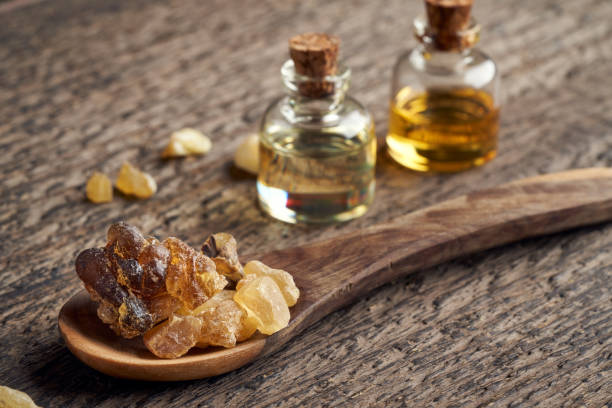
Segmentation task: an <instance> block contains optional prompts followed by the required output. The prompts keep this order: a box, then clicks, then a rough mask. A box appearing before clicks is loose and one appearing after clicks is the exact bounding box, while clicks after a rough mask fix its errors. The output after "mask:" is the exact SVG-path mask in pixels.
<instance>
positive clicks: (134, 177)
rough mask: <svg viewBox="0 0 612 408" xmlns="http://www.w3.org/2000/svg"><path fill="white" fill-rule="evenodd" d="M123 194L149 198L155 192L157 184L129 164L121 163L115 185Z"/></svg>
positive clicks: (147, 175) (149, 176)
mask: <svg viewBox="0 0 612 408" xmlns="http://www.w3.org/2000/svg"><path fill="white" fill-rule="evenodd" d="M115 184H116V186H117V189H119V191H121V192H122V193H123V194H127V195H132V196H135V197H138V198H149V197H151V196H152V195H153V194H155V192H156V191H157V184H156V183H155V180H153V177H151V175H149V174H147V173H145V172H142V171H140V170H138V169H137V168H136V167H134V166H132V165H131V164H129V163H127V162H126V163H123V166H121V170H119V177H117V182H116V183H115Z"/></svg>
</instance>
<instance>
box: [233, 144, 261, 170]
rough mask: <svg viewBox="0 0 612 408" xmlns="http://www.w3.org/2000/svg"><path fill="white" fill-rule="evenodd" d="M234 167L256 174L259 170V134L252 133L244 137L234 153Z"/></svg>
mask: <svg viewBox="0 0 612 408" xmlns="http://www.w3.org/2000/svg"><path fill="white" fill-rule="evenodd" d="M234 164H235V165H236V167H238V168H240V169H242V170H244V171H246V172H248V173H251V174H255V175H257V173H258V172H259V136H258V135H257V134H252V135H249V136H247V137H246V138H244V140H243V141H242V143H240V146H238V149H236V153H235V154H234Z"/></svg>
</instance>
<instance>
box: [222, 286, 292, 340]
mask: <svg viewBox="0 0 612 408" xmlns="http://www.w3.org/2000/svg"><path fill="white" fill-rule="evenodd" d="M234 300H235V301H236V303H238V304H239V305H240V306H242V307H243V308H244V309H245V310H246V311H247V313H248V315H249V317H250V318H253V319H255V321H256V323H257V330H259V331H260V332H262V333H263V334H272V333H276V332H277V331H279V330H281V329H282V328H284V327H287V325H288V324H289V317H290V316H289V307H288V306H287V302H285V298H284V297H283V294H282V293H281V291H280V289H279V288H278V285H277V284H276V283H275V282H274V280H273V279H272V278H269V277H267V276H261V277H257V276H255V277H247V278H245V279H242V280H241V281H240V282H238V285H237V286H236V294H235V295H234Z"/></svg>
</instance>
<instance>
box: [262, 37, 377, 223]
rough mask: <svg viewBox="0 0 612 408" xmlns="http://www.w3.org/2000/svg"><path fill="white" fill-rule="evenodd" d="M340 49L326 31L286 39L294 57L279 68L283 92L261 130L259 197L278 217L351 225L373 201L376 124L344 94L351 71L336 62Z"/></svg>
mask: <svg viewBox="0 0 612 408" xmlns="http://www.w3.org/2000/svg"><path fill="white" fill-rule="evenodd" d="M338 48H339V40H338V38H337V37H334V36H329V35H326V34H317V33H307V34H302V35H298V36H295V37H293V38H291V40H290V41H289V50H290V55H291V58H292V59H290V60H288V61H286V62H285V64H284V65H283V66H282V68H281V75H282V79H283V82H284V85H285V88H286V95H284V96H282V97H280V98H279V99H277V100H276V101H274V102H273V103H272V104H271V105H270V107H269V108H268V109H267V110H266V112H265V114H264V116H263V118H262V121H261V128H260V133H259V135H260V164H259V174H258V177H257V193H258V199H259V203H260V206H261V207H262V209H263V210H264V211H265V212H267V213H268V214H269V215H271V216H272V217H274V218H276V219H279V220H282V221H285V222H289V223H297V222H309V223H325V222H334V221H346V220H349V219H352V218H355V217H358V216H360V215H362V214H364V213H365V211H366V210H367V208H368V206H369V205H370V203H371V202H372V199H373V197H374V186H375V180H374V170H375V163H376V136H375V133H374V124H373V121H372V118H371V116H370V114H369V113H368V112H367V110H366V109H365V108H364V107H363V106H362V105H361V104H360V103H359V102H357V101H356V100H355V99H353V98H351V97H350V96H347V95H346V91H347V89H348V85H349V79H350V75H351V71H350V70H349V69H348V68H346V67H344V66H342V65H338V64H337V62H336V61H337V54H338Z"/></svg>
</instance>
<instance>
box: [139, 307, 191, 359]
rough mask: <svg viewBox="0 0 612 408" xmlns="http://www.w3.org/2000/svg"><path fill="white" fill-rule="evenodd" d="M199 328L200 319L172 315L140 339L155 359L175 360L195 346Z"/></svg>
mask: <svg viewBox="0 0 612 408" xmlns="http://www.w3.org/2000/svg"><path fill="white" fill-rule="evenodd" d="M201 328H202V320H201V319H198V318H197V317H194V316H179V315H176V314H173V315H172V316H170V318H169V319H168V320H166V321H165V322H163V323H160V324H158V325H157V326H155V327H154V328H152V329H151V330H149V331H148V332H147V333H146V334H145V335H144V336H143V338H142V339H143V341H144V344H145V346H146V347H147V348H148V349H149V351H150V352H151V353H153V354H155V355H156V356H157V357H161V358H176V357H180V356H182V355H183V354H185V353H187V352H188V351H189V349H191V348H192V347H193V346H195V344H196V342H197V339H198V336H199V335H200V329H201Z"/></svg>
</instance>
